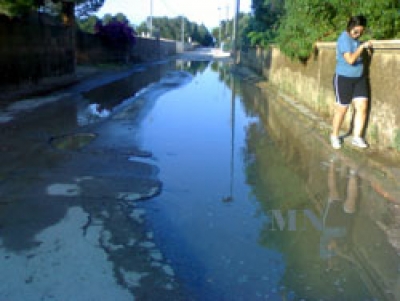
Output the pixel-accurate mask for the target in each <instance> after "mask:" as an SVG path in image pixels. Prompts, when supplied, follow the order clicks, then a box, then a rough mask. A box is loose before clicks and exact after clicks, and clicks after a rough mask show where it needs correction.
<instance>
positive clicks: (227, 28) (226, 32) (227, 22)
mask: <svg viewBox="0 0 400 301" xmlns="http://www.w3.org/2000/svg"><path fill="white" fill-rule="evenodd" d="M228 34H229V4H228V5H227V6H226V27H225V37H228Z"/></svg>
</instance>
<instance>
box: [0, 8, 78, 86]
mask: <svg viewBox="0 0 400 301" xmlns="http://www.w3.org/2000/svg"><path fill="white" fill-rule="evenodd" d="M74 44H75V43H74V33H73V30H72V28H71V27H68V26H64V25H62V24H61V22H59V21H57V20H56V19H54V18H52V17H50V16H47V15H43V14H32V15H30V16H26V17H24V18H15V19H9V18H7V17H6V16H3V15H0V45H1V46H0V70H1V72H0V88H4V87H10V86H14V87H15V86H19V85H22V84H36V83H38V82H39V81H40V80H42V79H44V78H52V77H60V76H63V75H71V74H73V73H74V72H75V46H74Z"/></svg>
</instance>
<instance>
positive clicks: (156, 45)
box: [76, 32, 179, 64]
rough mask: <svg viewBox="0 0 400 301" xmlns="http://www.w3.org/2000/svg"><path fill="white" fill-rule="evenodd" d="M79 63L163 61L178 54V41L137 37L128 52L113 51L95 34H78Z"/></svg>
mask: <svg viewBox="0 0 400 301" xmlns="http://www.w3.org/2000/svg"><path fill="white" fill-rule="evenodd" d="M76 40H77V63H78V64H99V63H137V62H147V61H154V60H158V59H163V58H166V57H169V56H172V55H175V54H177V47H178V46H177V44H179V43H178V42H176V41H171V40H164V39H152V38H142V37H137V38H136V43H135V45H133V46H132V47H131V49H130V50H128V51H123V52H118V51H112V50H110V49H109V48H107V47H105V46H104V45H103V43H102V41H101V40H100V39H99V38H98V37H97V36H95V35H93V34H88V33H82V32H79V33H78V34H77V38H76Z"/></svg>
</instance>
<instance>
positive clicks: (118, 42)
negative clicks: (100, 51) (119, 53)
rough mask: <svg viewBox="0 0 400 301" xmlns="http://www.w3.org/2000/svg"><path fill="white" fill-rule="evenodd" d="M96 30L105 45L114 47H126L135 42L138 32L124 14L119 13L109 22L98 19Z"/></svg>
mask: <svg viewBox="0 0 400 301" xmlns="http://www.w3.org/2000/svg"><path fill="white" fill-rule="evenodd" d="M117 17H118V18H119V19H118V18H117ZM94 31H95V34H96V35H98V36H99V37H100V38H101V39H102V40H103V42H104V43H105V45H106V46H108V47H110V48H112V49H126V47H127V46H130V45H133V44H134V43H135V35H136V32H135V30H134V29H133V28H132V27H131V26H130V25H129V23H128V21H127V19H126V18H124V16H123V15H122V14H118V15H117V16H116V17H114V18H113V19H112V20H110V21H109V22H107V23H103V22H102V21H100V20H98V21H97V22H96V25H95V29H94Z"/></svg>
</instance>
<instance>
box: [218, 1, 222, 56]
mask: <svg viewBox="0 0 400 301" xmlns="http://www.w3.org/2000/svg"><path fill="white" fill-rule="evenodd" d="M218 24H219V25H218V27H219V39H218V41H219V45H218V46H219V47H220V48H221V45H222V44H221V42H222V41H221V7H218Z"/></svg>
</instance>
